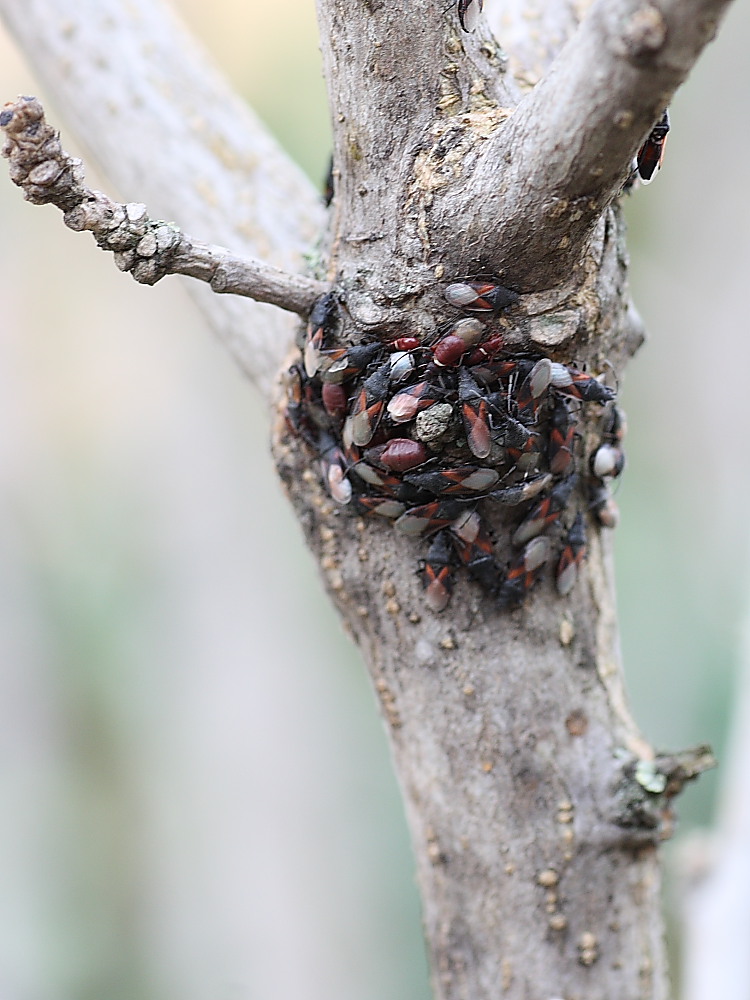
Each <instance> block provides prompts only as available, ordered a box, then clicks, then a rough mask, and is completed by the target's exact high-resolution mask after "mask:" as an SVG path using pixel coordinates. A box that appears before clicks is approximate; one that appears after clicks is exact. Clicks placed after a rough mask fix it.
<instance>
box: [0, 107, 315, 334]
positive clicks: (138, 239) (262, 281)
mask: <svg viewBox="0 0 750 1000" xmlns="http://www.w3.org/2000/svg"><path fill="white" fill-rule="evenodd" d="M0 128H2V130H3V131H4V132H5V134H6V136H7V140H6V143H5V145H4V147H3V151H2V152H3V156H5V157H7V158H8V160H9V161H10V176H11V179H12V180H13V182H14V183H15V184H17V185H18V186H19V187H20V188H21V189H22V191H23V192H24V196H25V198H26V200H27V201H30V202H32V203H33V204H35V205H45V204H51V205H55V206H56V207H57V208H59V209H60V210H61V211H62V212H64V213H65V215H64V220H65V225H66V226H68V228H69V229H72V230H74V231H75V232H81V231H83V230H88V231H89V232H91V233H92V234H93V236H94V239H95V240H96V242H97V245H98V246H99V247H100V248H101V249H102V250H111V251H112V252H113V253H114V255H115V263H116V264H117V267H118V268H119V269H120V270H121V271H129V272H130V273H131V274H132V276H133V278H135V280H136V281H137V282H139V283H140V284H143V285H154V284H156V282H157V281H159V280H160V279H161V278H163V277H165V276H166V275H168V274H183V275H187V276H188V277H191V278H197V279H198V280H199V281H205V282H207V283H208V284H209V285H210V286H211V289H212V290H213V291H214V292H226V293H232V294H235V295H244V296H247V297H249V298H252V299H255V300H256V301H258V302H267V303H270V304H271V305H275V306H279V307H280V308H281V309H286V310H288V311H290V312H295V313H298V314H299V315H301V316H307V314H308V313H309V312H310V310H311V309H312V306H313V303H314V302H315V300H316V299H317V298H319V297H320V296H321V295H323V294H324V293H325V292H326V291H327V290H328V287H329V286H328V285H326V284H324V283H323V282H321V281H315V280H313V279H312V278H305V277H302V276H301V275H294V274H286V273H285V272H284V271H280V270H279V269H278V268H276V267H270V266H269V265H268V264H264V263H263V262H262V261H259V260H249V259H247V258H243V257H238V256H237V255H236V254H233V253H231V252H230V251H229V250H226V249H224V247H216V246H209V245H208V244H205V243H198V242H195V241H193V240H191V239H190V237H188V236H186V235H185V233H183V232H181V231H180V229H179V228H178V227H177V226H175V225H174V224H172V223H168V222H160V221H156V220H153V219H151V218H150V217H149V216H148V214H147V213H146V207H145V205H141V204H133V203H130V204H128V205H122V204H120V203H119V202H115V201H112V199H111V198H108V197H107V195H105V194H102V192H101V191H92V190H91V188H88V187H86V186H85V185H84V183H83V165H82V163H81V161H80V160H78V159H74V158H73V157H72V156H70V155H69V154H68V153H66V152H65V150H64V149H63V147H62V145H61V143H60V136H59V133H58V132H56V131H55V130H54V129H53V128H52V127H51V126H50V125H49V124H48V123H47V121H46V120H45V117H44V109H43V108H42V105H41V104H40V102H39V101H38V100H37V99H36V98H33V97H21V98H19V99H18V100H17V101H15V102H10V103H8V104H6V105H5V107H4V108H3V111H2V112H0Z"/></svg>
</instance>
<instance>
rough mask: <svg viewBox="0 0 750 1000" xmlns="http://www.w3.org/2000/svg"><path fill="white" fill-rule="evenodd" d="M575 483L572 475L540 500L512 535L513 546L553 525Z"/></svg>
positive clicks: (526, 540) (575, 479) (576, 478)
mask: <svg viewBox="0 0 750 1000" xmlns="http://www.w3.org/2000/svg"><path fill="white" fill-rule="evenodd" d="M577 481H578V476H576V475H575V474H574V475H572V476H568V478H567V479H563V480H562V481H561V482H559V483H558V484H557V486H555V487H554V488H553V489H552V490H551V492H550V495H549V496H548V497H545V498H544V500H541V501H540V502H539V503H538V504H537V505H536V507H534V509H533V510H532V511H531V512H530V513H529V514H528V516H527V517H526V518H524V520H523V521H521V523H520V524H519V526H518V527H517V528H516V530H515V532H514V534H513V544H514V545H523V544H524V543H525V542H528V541H529V540H530V539H532V538H534V537H535V536H536V535H541V533H542V532H543V531H546V530H547V528H548V527H549V526H550V525H551V524H554V523H555V521H557V519H558V518H559V517H560V515H561V514H562V512H563V511H564V510H565V507H566V505H567V503H568V500H569V499H570V494H571V493H572V492H573V489H574V488H575V485H576V482H577Z"/></svg>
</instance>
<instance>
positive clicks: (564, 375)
mask: <svg viewBox="0 0 750 1000" xmlns="http://www.w3.org/2000/svg"><path fill="white" fill-rule="evenodd" d="M551 384H552V385H553V386H554V387H555V388H556V389H559V390H560V391H561V392H564V393H567V394H568V395H569V396H575V398H576V399H582V400H584V401H585V402H587V403H609V402H611V401H612V400H613V399H614V398H615V391H614V389H610V388H609V386H607V385H604V383H603V382H600V381H599V380H598V379H595V378H594V376H593V375H587V374H586V372H582V371H579V370H578V369H577V368H572V367H571V366H570V365H561V364H557V363H553V365H552V380H551Z"/></svg>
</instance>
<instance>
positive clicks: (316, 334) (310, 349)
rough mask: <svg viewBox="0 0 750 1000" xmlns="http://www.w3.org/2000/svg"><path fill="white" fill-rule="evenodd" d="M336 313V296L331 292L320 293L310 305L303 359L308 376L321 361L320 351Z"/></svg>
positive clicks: (313, 373) (310, 375) (311, 375)
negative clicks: (311, 305) (312, 304)
mask: <svg viewBox="0 0 750 1000" xmlns="http://www.w3.org/2000/svg"><path fill="white" fill-rule="evenodd" d="M335 314H336V296H335V295H334V293H333V292H326V294H325V295H321V297H320V298H319V299H317V301H316V302H315V305H314V306H313V307H312V312H311V313H310V318H309V319H308V321H307V338H306V340H305V350H304V361H305V371H306V372H307V374H308V376H309V377H310V378H312V377H313V375H315V374H316V372H317V371H318V368H319V367H320V362H321V352H322V351H323V348H324V347H325V340H326V335H327V334H328V332H329V330H330V328H331V326H332V325H333V319H334V316H335Z"/></svg>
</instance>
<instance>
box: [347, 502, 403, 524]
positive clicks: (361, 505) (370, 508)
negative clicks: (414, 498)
mask: <svg viewBox="0 0 750 1000" xmlns="http://www.w3.org/2000/svg"><path fill="white" fill-rule="evenodd" d="M353 506H354V507H355V508H356V510H358V511H359V512H360V513H361V514H368V515H370V514H372V515H376V516H378V517H387V518H389V519H390V520H392V521H394V520H395V519H396V518H397V517H401V515H402V514H403V513H404V511H405V510H406V504H404V503H401V502H400V501H399V500H391V499H390V498H387V497H367V496H359V497H356V498H355V500H354V504H353Z"/></svg>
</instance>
